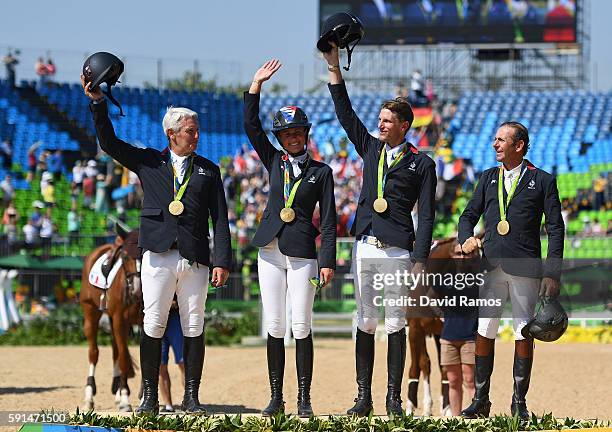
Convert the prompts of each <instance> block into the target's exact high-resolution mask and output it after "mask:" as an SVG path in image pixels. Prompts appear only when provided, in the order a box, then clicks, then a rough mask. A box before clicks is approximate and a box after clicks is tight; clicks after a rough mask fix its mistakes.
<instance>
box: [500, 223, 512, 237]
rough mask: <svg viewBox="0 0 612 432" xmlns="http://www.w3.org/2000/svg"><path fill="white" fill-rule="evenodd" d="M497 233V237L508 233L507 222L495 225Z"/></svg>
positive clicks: (508, 225) (508, 226)
mask: <svg viewBox="0 0 612 432" xmlns="http://www.w3.org/2000/svg"><path fill="white" fill-rule="evenodd" d="M497 232H498V233H499V235H503V236H504V235H506V234H508V233H509V232H510V224H509V223H508V221H507V220H502V221H499V222H498V224H497Z"/></svg>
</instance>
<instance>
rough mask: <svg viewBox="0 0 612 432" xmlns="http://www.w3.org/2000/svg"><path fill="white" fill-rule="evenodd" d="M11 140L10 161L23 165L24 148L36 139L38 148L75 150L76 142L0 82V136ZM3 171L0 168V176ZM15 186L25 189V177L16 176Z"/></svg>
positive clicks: (77, 146)
mask: <svg viewBox="0 0 612 432" xmlns="http://www.w3.org/2000/svg"><path fill="white" fill-rule="evenodd" d="M6 138H10V139H11V140H12V141H13V162H14V163H16V164H17V165H19V166H21V167H27V157H28V154H27V152H28V149H29V148H30V146H31V145H32V144H33V143H34V142H36V141H39V140H40V141H42V142H43V145H42V146H41V149H39V151H40V150H42V148H44V149H47V150H78V149H79V143H78V142H76V141H75V140H73V139H71V138H70V136H69V135H68V133H67V132H63V131H60V130H59V129H58V127H57V125H54V124H51V123H49V122H48V121H47V119H46V118H45V117H44V116H43V115H42V114H41V113H40V112H39V110H38V109H37V108H36V107H33V106H31V105H30V104H29V103H28V102H26V101H25V100H23V99H22V98H20V97H19V95H18V94H17V92H16V90H14V89H12V88H10V87H9V86H8V85H6V83H4V82H0V139H6ZM4 175H5V172H4V171H3V170H2V168H0V178H3V177H4ZM15 186H16V187H17V188H27V187H28V183H27V182H25V180H21V179H16V180H15Z"/></svg>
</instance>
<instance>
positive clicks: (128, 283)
mask: <svg viewBox="0 0 612 432" xmlns="http://www.w3.org/2000/svg"><path fill="white" fill-rule="evenodd" d="M121 259H122V260H123V262H124V263H125V262H127V259H131V260H133V261H134V264H135V265H136V271H134V272H128V271H127V270H126V268H125V266H124V267H123V272H124V273H125V288H126V289H125V290H124V301H125V303H126V304H133V303H136V302H137V301H138V300H139V297H140V296H139V295H138V292H137V291H138V290H137V288H136V283H135V282H134V278H136V277H138V279H140V259H137V258H133V257H131V256H130V255H128V254H127V253H126V252H125V251H124V250H123V248H121Z"/></svg>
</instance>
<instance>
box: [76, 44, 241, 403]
mask: <svg viewBox="0 0 612 432" xmlns="http://www.w3.org/2000/svg"><path fill="white" fill-rule="evenodd" d="M122 71H123V63H121V61H120V60H119V59H117V58H116V57H115V56H113V55H112V54H109V53H97V54H94V55H93V56H91V57H90V58H89V59H88V60H87V61H86V63H85V65H84V68H83V72H84V73H83V75H82V76H81V82H82V84H83V90H84V92H85V95H87V97H88V98H90V99H91V104H90V110H91V112H92V114H93V119H94V123H95V126H96V134H97V136H98V140H99V142H100V147H101V148H102V150H104V151H105V152H107V153H108V154H109V155H110V156H112V157H113V158H114V159H116V160H117V161H118V162H119V163H121V164H122V165H123V166H125V167H126V168H128V169H130V170H131V171H133V172H135V173H136V174H137V175H138V177H139V178H140V180H141V182H142V185H143V189H144V191H145V193H144V200H143V205H142V211H141V216H140V238H139V246H140V247H141V248H142V249H143V251H144V254H143V259H142V270H141V272H142V291H143V300H144V332H143V334H142V338H141V342H140V362H141V371H142V381H143V387H144V393H143V396H144V398H143V402H142V404H141V405H140V407H138V409H137V411H136V412H137V413H139V414H142V413H157V412H158V410H159V402H158V379H159V367H160V360H161V340H162V337H163V335H164V330H165V328H166V323H167V320H168V313H169V311H170V306H171V304H172V299H173V297H174V295H175V293H176V297H177V301H178V304H179V311H180V320H181V328H182V330H183V337H184V352H183V357H184V362H185V395H184V398H183V403H182V408H183V410H184V411H186V412H192V413H203V412H204V409H203V407H202V405H201V404H200V402H199V399H198V391H199V387H200V380H201V376H202V368H203V364H204V333H203V331H204V306H205V302H206V295H207V292H208V277H209V268H212V284H213V285H214V286H221V285H223V284H224V283H225V281H226V280H227V277H228V274H229V270H228V269H229V268H230V265H231V256H232V254H231V245H230V234H229V224H228V220H227V205H226V201H225V195H224V193H223V185H222V182H221V174H220V171H219V167H217V166H216V165H215V164H214V163H212V162H211V161H210V160H208V159H206V158H204V157H202V156H199V155H197V154H196V153H195V151H196V149H197V145H198V140H199V137H200V135H199V134H200V130H199V123H198V115H197V113H195V112H193V111H191V110H190V109H187V108H174V107H170V108H169V109H168V111H167V112H166V115H165V116H164V119H163V129H164V134H165V135H166V137H167V138H168V147H167V148H166V149H165V150H164V151H162V152H160V151H158V150H155V149H152V148H145V149H141V148H137V147H134V146H132V145H130V144H128V143H126V142H124V141H122V140H120V139H119V138H117V136H116V135H115V131H114V129H113V125H112V123H111V121H110V119H109V116H108V108H107V104H106V101H105V98H104V94H106V95H107V96H108V97H109V99H111V101H114V99H113V98H112V96H111V95H110V87H111V85H112V84H114V83H115V82H117V79H118V78H119V75H120V74H121V72H122ZM101 82H107V84H108V87H107V88H108V90H107V91H106V92H104V94H103V92H102V90H100V87H99V84H100V83H101ZM209 217H210V218H211V219H212V226H213V231H214V249H213V253H212V260H211V256H210V251H209V246H208V220H209Z"/></svg>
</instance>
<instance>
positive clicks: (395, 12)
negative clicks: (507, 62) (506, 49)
mask: <svg viewBox="0 0 612 432" xmlns="http://www.w3.org/2000/svg"><path fill="white" fill-rule="evenodd" d="M579 9H580V4H579V1H578V0H403V1H401V0H390V1H385V0H346V1H336V0H320V7H319V17H320V25H322V23H323V22H324V21H325V19H327V17H329V16H330V15H332V14H334V13H337V12H351V13H353V14H355V15H357V16H358V17H359V18H360V19H361V20H362V22H363V25H364V27H365V37H364V39H363V40H362V42H361V43H362V44H366V45H408V44H437V43H457V44H492V43H513V44H514V43H518V44H520V43H573V42H576V14H577V13H579V12H580V10H579Z"/></svg>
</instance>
